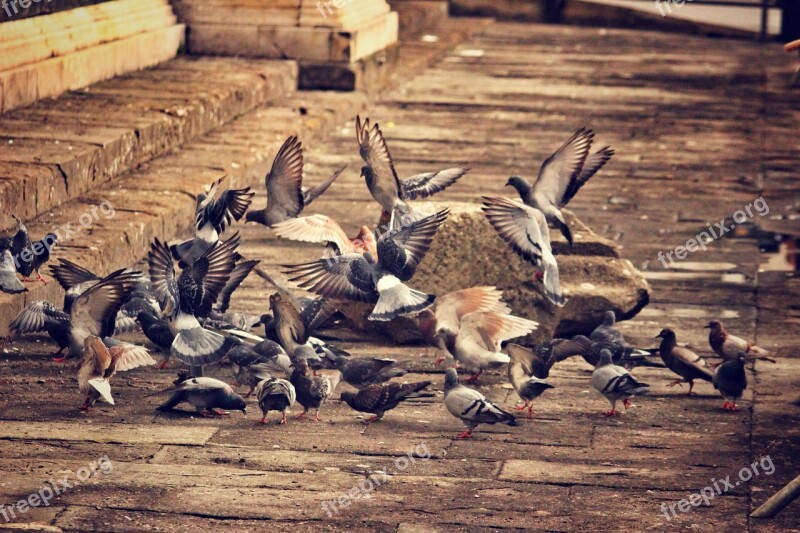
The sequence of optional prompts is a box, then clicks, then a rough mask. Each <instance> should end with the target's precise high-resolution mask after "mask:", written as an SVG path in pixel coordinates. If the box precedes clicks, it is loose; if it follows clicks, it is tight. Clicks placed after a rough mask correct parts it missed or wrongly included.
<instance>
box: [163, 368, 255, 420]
mask: <svg viewBox="0 0 800 533" xmlns="http://www.w3.org/2000/svg"><path fill="white" fill-rule="evenodd" d="M173 383H174V385H175V386H174V387H170V388H168V389H166V390H163V391H160V392H157V393H155V394H162V393H166V392H172V393H173V394H172V396H170V398H169V399H168V400H167V401H166V402H164V403H163V404H161V405H159V406H158V407H157V408H156V410H158V411H162V412H163V411H171V410H172V409H174V408H175V407H176V406H177V405H179V404H181V403H184V402H186V403H189V404H191V405H192V406H194V408H195V410H196V411H197V413H198V414H199V415H200V416H203V417H213V416H225V415H227V414H228V413H226V412H224V411H220V409H226V410H228V411H241V412H242V413H243V414H245V415H246V414H247V405H246V404H245V401H244V398H242V397H241V396H239V395H238V394H236V393H235V392H233V389H232V388H231V386H230V385H228V384H227V383H225V382H223V381H220V380H218V379H214V378H206V377H197V378H194V377H191V375H190V374H189V373H188V372H186V371H181V372H180V373H179V374H178V379H176V380H175V381H174V382H173ZM155 394H149V395H148V396H154V395H155Z"/></svg>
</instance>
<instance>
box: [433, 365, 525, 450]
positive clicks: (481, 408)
mask: <svg viewBox="0 0 800 533" xmlns="http://www.w3.org/2000/svg"><path fill="white" fill-rule="evenodd" d="M444 406H445V407H446V408H447V410H448V411H450V414H451V415H453V416H454V417H456V418H459V419H461V421H462V422H464V425H465V426H467V430H466V431H464V432H463V433H459V434H458V435H456V438H457V439H468V438H470V437H472V432H473V430H474V429H475V428H476V427H478V426H479V425H480V424H497V423H501V424H506V425H508V426H518V425H519V423H518V422H517V419H516V418H515V417H514V415H512V414H511V413H508V412H506V411H503V410H502V409H500V408H499V407H497V406H496V405H495V404H493V403H492V402H490V401H489V400H487V399H486V397H485V396H484V395H483V394H481V393H480V392H478V391H476V390H475V389H470V388H469V387H466V386H464V385H461V384H460V383H459V382H458V373H457V372H456V369H455V368H448V369H447V371H446V372H445V377H444Z"/></svg>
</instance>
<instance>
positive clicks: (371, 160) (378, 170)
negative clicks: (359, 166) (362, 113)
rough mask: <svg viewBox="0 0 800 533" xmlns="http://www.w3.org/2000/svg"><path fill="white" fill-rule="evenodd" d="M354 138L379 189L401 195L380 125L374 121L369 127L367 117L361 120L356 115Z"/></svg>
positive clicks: (400, 187)
mask: <svg viewBox="0 0 800 533" xmlns="http://www.w3.org/2000/svg"><path fill="white" fill-rule="evenodd" d="M356 139H357V140H358V151H359V154H361V159H363V160H364V162H366V163H367V164H368V165H369V166H370V167H372V169H373V171H374V172H375V179H376V185H377V186H378V188H380V189H385V190H392V189H394V190H395V191H396V192H397V195H398V196H401V192H402V185H401V184H400V179H399V178H398V177H397V172H396V171H395V168H394V161H393V160H392V155H391V154H390V153H389V147H388V146H386V140H385V139H384V138H383V132H382V131H381V128H380V126H378V124H377V123H375V124H374V125H373V126H372V127H370V121H369V118H365V119H364V122H361V117H356Z"/></svg>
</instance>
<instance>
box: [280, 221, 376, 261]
mask: <svg viewBox="0 0 800 533" xmlns="http://www.w3.org/2000/svg"><path fill="white" fill-rule="evenodd" d="M272 229H273V230H274V231H275V235H277V236H278V237H282V238H284V239H289V240H292V241H302V242H313V243H319V244H327V245H330V246H331V247H332V250H333V252H334V253H335V254H336V255H342V254H364V253H366V252H370V253H371V254H372V255H373V256H376V255H378V251H377V246H378V243H377V241H376V240H375V234H374V233H373V232H372V230H370V229H369V228H368V227H367V226H361V229H360V230H359V232H358V235H356V236H355V237H354V238H352V239H351V238H349V237H348V236H347V234H346V233H345V232H344V230H343V229H342V227H341V226H339V224H337V223H336V221H335V220H333V219H332V218H329V217H326V216H325V215H311V216H308V217H298V218H290V219H289V220H284V221H283V222H279V223H278V224H275V225H274V226H272Z"/></svg>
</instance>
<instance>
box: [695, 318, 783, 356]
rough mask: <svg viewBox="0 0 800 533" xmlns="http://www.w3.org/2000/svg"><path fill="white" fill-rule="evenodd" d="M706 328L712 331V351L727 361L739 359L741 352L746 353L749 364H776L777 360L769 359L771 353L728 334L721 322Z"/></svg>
mask: <svg viewBox="0 0 800 533" xmlns="http://www.w3.org/2000/svg"><path fill="white" fill-rule="evenodd" d="M706 328H708V329H710V330H711V331H709V332H708V343H709V344H710V345H711V349H712V350H714V351H715V352H716V353H717V355H719V356H720V357H722V358H723V359H724V360H725V361H729V360H731V359H734V358H736V357H738V355H739V352H744V353H745V357H746V359H747V362H752V361H756V360H758V361H769V362H770V363H775V362H776V361H775V359H772V358H771V357H769V355H770V353H769V352H768V351H767V350H765V349H764V348H761V347H760V346H756V345H755V344H752V343H750V342H747V341H746V340H744V339H743V338H741V337H737V336H736V335H731V334H730V333H728V330H726V329H725V326H723V325H722V322H720V321H719V320H712V321H711V322H709V323H708V325H707V326H706Z"/></svg>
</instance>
